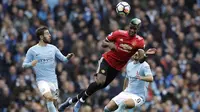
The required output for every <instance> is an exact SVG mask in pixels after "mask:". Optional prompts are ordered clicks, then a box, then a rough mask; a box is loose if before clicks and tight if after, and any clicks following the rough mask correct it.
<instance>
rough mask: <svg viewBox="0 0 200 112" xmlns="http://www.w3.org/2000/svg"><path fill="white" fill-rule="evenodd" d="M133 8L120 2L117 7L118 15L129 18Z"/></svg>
mask: <svg viewBox="0 0 200 112" xmlns="http://www.w3.org/2000/svg"><path fill="white" fill-rule="evenodd" d="M130 10H131V7H130V5H129V4H128V3H127V2H119V3H118V4H117V6H116V11H117V14H118V15H120V16H127V15H128V14H129V13H130Z"/></svg>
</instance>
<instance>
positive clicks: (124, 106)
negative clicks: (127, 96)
mask: <svg viewBox="0 0 200 112" xmlns="http://www.w3.org/2000/svg"><path fill="white" fill-rule="evenodd" d="M125 108H126V104H125V103H124V102H121V103H120V104H119V107H118V109H117V110H116V111H115V112H123V111H124V110H125Z"/></svg>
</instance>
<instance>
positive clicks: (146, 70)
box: [142, 63, 153, 76]
mask: <svg viewBox="0 0 200 112" xmlns="http://www.w3.org/2000/svg"><path fill="white" fill-rule="evenodd" d="M142 73H143V74H144V76H149V75H151V76H153V75H152V72H151V68H150V66H149V64H147V63H145V64H144V65H143V67H142Z"/></svg>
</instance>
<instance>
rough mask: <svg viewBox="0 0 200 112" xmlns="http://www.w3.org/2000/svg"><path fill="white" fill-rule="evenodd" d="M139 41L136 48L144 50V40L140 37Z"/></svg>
mask: <svg viewBox="0 0 200 112" xmlns="http://www.w3.org/2000/svg"><path fill="white" fill-rule="evenodd" d="M140 38H141V40H140V41H139V43H138V48H139V49H144V48H145V42H144V39H143V38H142V37H140Z"/></svg>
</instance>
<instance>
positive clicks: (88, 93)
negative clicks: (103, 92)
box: [82, 82, 103, 100]
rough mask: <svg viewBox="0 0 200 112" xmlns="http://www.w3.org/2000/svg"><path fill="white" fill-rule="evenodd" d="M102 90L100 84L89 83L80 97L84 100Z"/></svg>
mask: <svg viewBox="0 0 200 112" xmlns="http://www.w3.org/2000/svg"><path fill="white" fill-rule="evenodd" d="M102 88H103V86H102V85H100V84H97V83H96V82H93V83H91V84H90V85H89V87H88V88H87V90H86V91H85V92H84V94H83V96H82V98H83V100H86V99H87V97H89V96H91V95H92V94H93V93H95V92H96V91H98V90H100V89H102Z"/></svg>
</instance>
